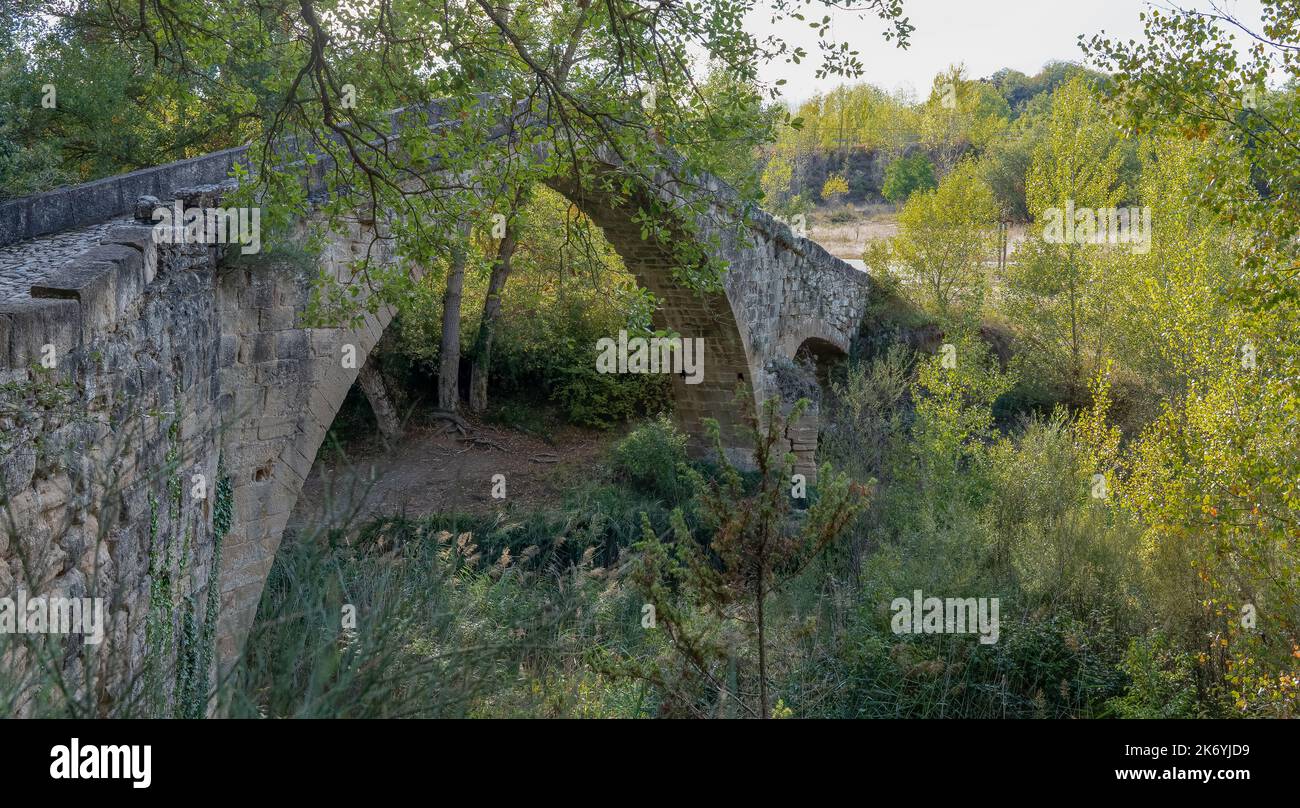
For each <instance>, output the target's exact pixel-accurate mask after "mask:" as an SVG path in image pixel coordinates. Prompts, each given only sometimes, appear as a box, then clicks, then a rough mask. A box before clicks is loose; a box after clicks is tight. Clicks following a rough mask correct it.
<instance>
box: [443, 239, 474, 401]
mask: <svg viewBox="0 0 1300 808" xmlns="http://www.w3.org/2000/svg"><path fill="white" fill-rule="evenodd" d="M460 235H461V236H462V237H463V239H468V237H469V232H468V228H464V229H462V231H461V233H460ZM468 251H469V247H468V245H467V244H466V243H465V241H464V240H462V241H460V242H459V243H458V244H456V245H455V246H454V247H452V253H451V265H450V266H449V267H448V268H447V288H446V291H444V292H443V295H442V342H441V344H440V347H439V350H438V359H439V365H438V409H439V410H442V411H443V412H445V413H448V414H455V412H456V410H458V409H460V302H461V298H462V297H463V290H464V288H465V262H466V260H468V257H469V256H468Z"/></svg>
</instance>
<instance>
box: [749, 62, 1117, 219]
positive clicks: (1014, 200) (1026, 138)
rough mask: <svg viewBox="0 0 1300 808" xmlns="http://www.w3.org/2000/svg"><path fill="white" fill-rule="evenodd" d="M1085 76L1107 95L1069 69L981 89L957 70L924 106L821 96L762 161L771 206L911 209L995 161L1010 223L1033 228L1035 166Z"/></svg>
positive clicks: (844, 92)
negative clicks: (916, 199)
mask: <svg viewBox="0 0 1300 808" xmlns="http://www.w3.org/2000/svg"><path fill="white" fill-rule="evenodd" d="M1075 75H1081V76H1083V77H1084V78H1085V79H1086V80H1087V81H1088V83H1090V84H1094V85H1095V86H1097V87H1102V86H1104V84H1105V82H1106V78H1105V76H1103V75H1102V74H1100V73H1097V72H1095V71H1091V70H1088V69H1086V68H1083V67H1080V66H1078V65H1074V64H1070V63H1066V62H1054V63H1051V64H1049V65H1047V66H1046V67H1044V68H1043V70H1042V71H1041V72H1039V73H1038V74H1037V75H1034V76H1027V75H1025V74H1024V73H1021V72H1020V71H1018V70H1011V69H1009V68H1004V69H1002V70H999V71H997V72H996V73H994V74H993V75H992V76H990V77H988V78H985V79H978V80H975V79H970V78H968V77H967V76H966V71H965V68H964V67H963V66H961V65H954V66H953V67H951V68H949V69H948V70H947V71H945V72H943V73H940V74H939V75H937V76H936V77H935V79H934V82H933V85H932V86H931V89H930V92H929V95H928V96H927V97H926V98H925V99H924V100H917V99H915V98H911V97H909V96H908V95H907V94H903V93H892V94H891V93H888V92H886V91H884V90H882V89H880V88H878V87H876V86H873V85H871V84H866V83H862V84H854V85H844V86H840V87H838V88H836V89H834V90H832V91H830V92H828V93H825V94H818V95H816V96H813V97H812V98H811V99H809V100H808V101H805V102H804V103H803V104H801V105H800V106H799V107H798V108H797V109H796V110H795V113H794V121H793V125H792V126H789V127H785V128H784V129H782V131H781V133H780V136H779V137H778V139H777V141H776V142H775V143H774V144H773V145H772V146H771V148H770V149H768V150H767V151H766V152H765V153H764V154H763V155H762V160H763V180H762V182H763V191H764V193H765V198H766V204H767V205H768V206H769V207H771V208H773V209H775V210H778V211H781V212H785V213H794V212H799V211H806V210H808V209H810V208H811V207H813V206H814V205H818V204H824V203H829V204H834V203H838V202H841V201H851V202H858V203H873V202H902V201H905V200H906V199H907V197H908V196H910V195H911V193H912V192H913V191H915V190H917V189H918V188H929V187H934V186H935V185H936V184H937V181H938V180H940V179H942V178H943V177H944V176H945V175H946V174H947V173H948V172H949V171H951V170H952V168H953V167H954V166H955V165H956V164H957V162H958V160H960V159H961V158H962V157H963V156H965V155H967V154H968V153H972V152H974V153H977V154H980V155H982V156H983V157H984V158H985V159H984V160H983V164H984V165H985V166H986V175H985V179H986V181H987V182H988V183H989V185H990V187H991V189H992V190H993V192H994V195H995V197H996V198H997V201H998V203H999V206H1000V207H1001V208H1002V213H1003V216H1004V217H1005V218H1008V219H1013V220H1016V221H1024V220H1026V219H1027V218H1028V210H1027V208H1026V206H1025V192H1024V184H1023V177H1024V169H1025V166H1026V165H1027V164H1028V159H1029V155H1030V154H1031V153H1032V151H1033V145H1034V142H1035V140H1036V138H1038V137H1040V136H1041V132H1042V125H1043V121H1044V120H1045V119H1046V117H1047V115H1048V112H1049V108H1050V98H1051V95H1052V92H1053V91H1054V90H1055V89H1056V88H1057V87H1058V86H1060V85H1061V84H1062V83H1064V82H1065V81H1066V80H1068V79H1069V78H1070V77H1072V76H1075ZM839 180H843V182H842V183H841V182H840V181H839ZM844 186H847V192H844Z"/></svg>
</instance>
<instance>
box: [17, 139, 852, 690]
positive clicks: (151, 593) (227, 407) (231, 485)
mask: <svg viewBox="0 0 1300 808" xmlns="http://www.w3.org/2000/svg"><path fill="white" fill-rule="evenodd" d="M238 159H240V150H232V151H228V152H222V153H218V154H213V155H208V156H206V157H202V158H197V159H194V160H189V161H184V162H181V163H175V164H172V165H168V166H162V167H159V168H155V169H148V170H144V171H139V172H135V173H132V174H127V175H123V176H120V177H114V178H110V179H106V180H102V181H99V182H94V183H90V184H87V185H82V186H76V187H72V188H65V189H60V190H57V191H53V192H50V193H46V194H43V195H40V196H36V197H30V198H27V199H20V200H17V201H12V202H8V203H5V204H3V205H0V435H3V437H2V438H0V505H3V508H2V510H0V597H3V596H13V594H14V593H15V592H16V591H17V590H24V591H26V592H27V594H28V596H29V597H31V596H35V595H37V594H63V595H65V596H74V597H81V596H90V595H94V596H102V597H104V598H105V599H106V603H107V608H108V610H109V616H108V624H109V638H108V641H107V643H108V644H106V645H105V646H104V648H109V649H112V650H111V651H108V652H100V653H98V654H86V653H83V651H82V648H83V646H82V645H81V641H80V638H76V637H70V638H68V640H67V643H66V645H65V646H64V647H63V651H62V653H63V657H62V661H61V662H60V663H59V664H61V665H62V666H63V668H64V670H65V671H66V672H67V675H68V676H70V677H73V678H72V679H71V681H76V682H82V681H90V682H92V683H93V684H91V685H90V687H91V688H92V689H94V691H95V692H93V693H85V692H82V693H81V694H80V696H81V697H82V698H84V699H85V700H86V701H88V702H89V703H92V704H96V705H101V706H103V709H105V710H107V709H109V707H108V706H107V705H112V704H114V703H117V702H118V701H119V700H120V699H121V698H122V697H123V695H124V691H130V690H131V688H137V689H136V690H135V691H132V692H136V693H138V692H139V689H141V688H144V687H145V684H142V683H144V682H147V681H148V679H149V677H150V676H154V677H156V678H158V679H159V680H160V681H163V682H164V687H166V688H167V689H168V690H169V691H170V690H171V689H172V688H175V692H174V693H172V695H173V696H174V697H175V698H178V699H179V698H181V696H182V695H183V694H181V693H180V692H179V691H180V689H182V688H183V685H181V684H175V685H173V684H171V683H172V682H173V681H179V680H178V679H177V678H176V677H175V676H174V675H173V674H172V673H171V672H170V671H171V666H172V665H173V664H175V665H180V666H185V665H191V666H198V669H199V670H203V671H205V672H206V671H207V670H209V662H210V660H211V659H212V658H213V657H214V656H215V658H216V659H218V660H219V661H221V662H222V663H223V665H228V664H229V663H231V662H233V661H234V660H235V659H236V658H237V657H238V654H239V652H240V649H241V647H242V644H243V642H244V639H245V638H246V636H247V634H248V631H249V629H250V627H251V625H252V623H253V619H254V617H255V615H256V611H257V606H258V602H259V600H260V597H261V594H262V589H263V585H264V583H265V580H266V576H267V573H268V571H269V570H270V567H271V564H272V561H273V559H274V556H275V552H276V549H277V547H278V545H279V542H280V537H281V533H282V532H283V530H284V527H285V524H286V521H287V519H288V517H289V514H290V512H291V511H292V510H293V507H294V504H295V502H296V500H297V498H298V494H299V491H300V490H301V487H302V485H303V481H304V479H305V478H306V476H307V474H308V472H309V470H310V469H311V467H312V464H313V462H314V459H315V457H316V452H317V450H318V448H319V447H320V445H321V443H322V441H323V439H324V437H325V434H326V432H327V430H328V429H329V427H330V424H331V423H332V421H333V419H334V416H335V413H336V412H337V411H338V409H339V407H340V405H341V404H342V402H343V399H344V397H345V396H346V394H347V392H348V390H349V388H350V387H351V385H352V384H353V382H354V381H355V379H356V376H357V373H358V368H359V367H360V366H361V365H362V364H364V362H365V359H366V356H367V355H368V354H369V353H370V351H371V350H372V349H373V348H374V346H375V345H376V343H377V342H378V340H379V338H380V336H381V334H382V333H383V331H384V328H385V327H386V326H387V325H388V323H389V320H390V319H391V317H392V314H393V312H392V311H391V310H390V309H387V308H383V309H380V310H379V311H378V312H377V313H375V314H370V315H366V316H365V318H364V321H363V322H362V323H360V324H359V325H357V326H355V327H341V328H309V327H305V326H304V325H303V317H302V315H303V312H304V309H305V307H306V306H307V303H308V299H309V293H310V288H311V280H312V278H313V277H314V276H315V275H316V274H317V273H318V272H319V271H320V269H321V268H322V267H323V268H324V269H325V270H326V271H327V272H328V273H330V274H331V275H332V276H333V277H335V278H336V279H337V280H338V281H339V282H340V283H344V284H346V283H350V282H352V280H353V279H352V277H351V274H350V272H351V270H350V269H349V267H350V266H351V262H352V261H353V260H354V259H355V258H356V257H357V256H358V255H360V254H361V252H362V251H363V250H367V249H370V250H372V253H373V251H374V248H375V246H376V245H377V246H378V256H379V260H381V261H383V260H386V258H385V255H386V250H387V247H388V246H390V245H388V242H387V241H386V240H385V239H384V238H383V237H382V235H381V234H377V233H375V232H374V231H373V229H372V228H371V227H369V226H367V225H363V224H360V223H358V222H353V223H351V224H350V225H349V226H348V228H347V229H346V232H338V233H336V234H335V235H334V237H333V238H332V240H331V241H330V243H329V244H328V246H327V247H326V248H325V250H324V252H323V253H322V254H321V255H319V256H314V255H306V254H301V255H299V254H295V253H292V252H289V253H279V252H273V253H270V254H267V255H264V256H247V257H238V258H236V257H234V256H233V255H231V256H227V255H224V254H223V253H222V251H221V250H220V249H219V248H217V247H210V246H204V245H187V246H186V245H169V244H158V243H155V241H154V239H153V238H152V227H151V225H150V224H147V223H144V222H143V221H137V220H136V219H135V217H134V216H133V213H134V209H135V206H136V203H137V200H138V199H139V198H140V197H142V196H146V195H149V196H153V197H157V198H159V199H161V200H164V202H163V204H168V202H169V201H170V200H172V199H180V200H181V201H182V202H183V204H184V205H185V206H186V207H196V206H198V207H207V206H213V205H215V204H217V202H218V200H219V198H220V196H221V194H222V193H223V191H224V190H226V189H227V188H229V186H230V183H229V182H228V181H225V178H226V177H227V176H229V173H230V169H231V167H232V164H233V163H234V161H236V160H238ZM223 182H224V184H223ZM554 185H555V187H556V188H557V189H558V190H560V191H561V192H562V193H564V194H566V195H567V196H568V197H569V199H570V200H571V201H572V202H574V203H575V204H576V205H577V206H578V207H579V208H580V209H582V210H583V211H584V212H586V213H587V214H588V215H589V216H590V217H591V218H592V219H594V220H595V221H596V223H597V224H599V225H600V226H601V227H602V229H603V230H604V232H605V235H606V236H607V238H608V239H609V241H610V242H611V243H612V245H613V246H614V247H615V248H616V249H617V251H618V252H619V254H620V255H621V256H622V257H623V259H624V261H625V263H626V266H627V267H628V269H629V270H630V271H631V272H633V273H634V274H635V275H636V277H637V278H638V279H639V280H640V281H641V282H642V283H643V284H644V285H645V286H646V287H647V288H649V289H650V291H652V292H653V293H654V294H655V295H656V296H657V297H658V298H659V300H660V301H662V306H661V308H660V310H659V311H658V313H657V320H658V322H657V325H658V326H660V327H665V328H670V329H672V330H674V331H676V332H678V333H680V334H681V335H682V336H683V337H702V338H703V339H704V344H705V355H704V379H703V382H702V383H700V384H696V385H687V384H685V383H684V382H683V380H682V379H681V378H678V377H674V381H673V385H674V393H675V399H676V401H675V406H676V417H677V418H678V420H679V422H680V423H681V425H682V426H683V427H684V429H686V430H687V432H688V433H689V434H691V435H693V436H697V437H698V436H700V435H701V434H702V432H703V429H702V424H701V419H702V418H705V417H714V418H717V419H718V420H719V421H720V422H721V424H722V427H723V437H724V445H725V448H726V449H727V451H728V453H729V454H731V455H733V456H734V457H735V458H736V459H737V460H743V459H744V456H745V453H746V451H747V443H746V441H745V439H744V438H743V437H742V436H741V435H740V431H739V426H740V423H741V420H742V413H741V412H740V410H739V409H738V408H737V406H736V404H735V395H736V390H737V386H738V385H744V386H745V387H746V388H747V389H749V390H750V391H751V396H752V399H753V404H754V406H755V407H757V406H758V405H760V404H761V402H762V401H764V400H766V399H767V397H769V396H770V395H772V394H773V393H776V392H778V391H779V390H780V389H783V385H785V382H784V381H783V378H782V373H783V372H786V373H788V370H789V367H790V363H789V362H788V361H783V360H789V359H790V358H792V357H794V356H795V355H796V353H798V352H799V351H800V350H805V351H807V352H809V353H810V354H811V355H813V356H814V357H816V358H818V359H819V360H820V359H822V358H825V357H828V356H831V355H834V354H837V353H841V354H842V353H844V352H845V351H847V348H848V345H849V342H850V339H851V337H852V336H853V333H854V331H855V329H856V327H857V324H858V322H859V320H860V318H861V315H862V313H863V310H864V308H865V305H866V292H867V285H866V278H865V276H864V275H863V274H862V273H860V272H858V271H857V270H855V269H853V268H851V267H849V266H848V265H847V264H845V263H844V262H842V261H840V260H838V259H836V258H834V257H832V256H830V255H829V254H828V253H827V252H826V251H825V250H823V249H822V248H821V247H820V246H818V245H817V244H815V243H814V242H812V241H809V240H808V239H806V238H802V237H799V236H798V235H796V234H794V233H793V232H791V230H790V228H788V227H787V226H785V225H784V224H782V223H780V222H779V221H777V220H775V219H774V218H773V217H771V216H769V215H767V214H766V213H763V212H762V211H757V210H755V211H752V212H750V213H749V215H747V216H745V217H744V218H743V219H739V218H738V217H737V214H736V205H735V199H734V195H733V192H732V191H731V190H730V189H729V188H727V187H726V186H724V184H723V183H721V182H719V181H717V180H714V179H711V178H707V177H706V178H702V179H700V180H699V182H698V183H697V184H693V185H692V187H691V188H690V190H689V191H685V193H689V194H693V195H695V196H694V197H693V198H694V199H696V200H701V199H702V200H703V201H704V202H706V203H707V210H708V215H705V216H703V217H702V218H700V219H699V221H698V222H697V226H696V227H693V228H691V227H687V226H685V223H683V222H675V223H670V225H671V226H670V227H669V232H670V233H671V234H672V235H671V236H669V238H677V237H680V238H687V237H693V238H701V239H705V240H707V241H708V242H709V243H711V244H713V245H714V249H716V250H719V251H720V254H721V257H722V258H723V259H724V260H725V261H726V263H727V270H726V272H725V275H724V283H723V287H724V288H722V289H721V290H718V291H715V292H712V293H703V294H700V293H696V292H693V291H691V290H689V289H686V288H684V287H683V286H681V285H680V284H678V283H677V282H675V281H674V279H673V269H674V261H676V260H678V259H675V258H674V255H676V253H675V252H674V250H673V249H672V247H673V245H672V244H669V243H662V242H660V241H657V240H655V239H651V240H643V239H642V237H641V227H640V225H639V224H638V223H637V221H636V219H635V217H634V214H635V213H636V212H637V211H636V209H635V208H636V206H637V200H635V199H634V200H631V201H619V200H617V199H612V198H607V197H605V196H602V195H601V194H599V193H594V192H588V191H584V190H582V189H580V188H578V187H576V186H574V185H571V184H566V182H564V181H563V180H556V181H555V182H554ZM680 190H681V189H680V188H679V189H678V191H680ZM701 195H702V196H701ZM693 215H698V213H696V214H693ZM690 233H694V235H693V236H691V235H688V234H690ZM352 351H354V352H355V362H351V363H349V362H346V361H345V358H346V356H347V355H348V353H349V352H352ZM594 359H595V349H594V346H593V361H594ZM51 365H52V367H47V366H51ZM816 434H817V425H816V413H815V410H814V411H812V412H810V414H809V415H808V416H807V417H805V419H804V420H803V421H802V422H801V423H800V424H798V425H796V427H795V428H794V429H793V430H791V432H790V433H789V434H788V435H787V438H788V440H789V441H790V448H791V450H792V451H794V453H795V454H796V456H797V458H798V465H799V469H800V470H801V471H803V472H805V473H808V474H812V472H813V464H812V461H813V457H814V454H815V450H816ZM484 484H485V485H488V484H489V481H484ZM196 627H197V629H196ZM2 640H3V638H0V642H2ZM4 649H5V646H4V645H3V644H0V651H3V652H4V653H5V654H6V657H5V658H4V659H3V660H2V661H0V672H2V671H6V670H8V671H15V670H24V669H31V668H33V667H34V666H33V665H32V664H29V663H32V662H34V661H36V660H31V659H26V658H25V653H26V652H25V651H24V650H23V649H22V648H21V647H18V646H16V645H13V644H11V645H10V647H9V649H8V650H7V651H5V650H4ZM161 660H167V661H168V662H166V663H164V662H161ZM171 660H176V662H175V663H172V662H171ZM163 666H165V667H166V668H167V673H166V674H165V675H162V674H160V673H159V670H160V667H163ZM87 667H89V668H90V671H89V672H90V673H91V674H93V675H91V676H89V677H85V678H83V673H85V672H86V668H87ZM205 680H206V679H205ZM124 683H126V684H124ZM81 689H82V690H83V691H84V687H82V688H81ZM19 690H20V691H21V690H22V689H21V688H20V689H19ZM3 692H4V691H3V689H0V694H3ZM22 692H26V691H22ZM0 698H2V696H0ZM24 698H30V693H28V695H27V696H25V697H24ZM5 706H6V705H4V704H3V703H2V702H0V710H3V709H4V707H5ZM9 706H11V707H12V708H13V709H15V710H21V709H22V707H23V703H22V702H21V700H20V703H19V704H16V705H9Z"/></svg>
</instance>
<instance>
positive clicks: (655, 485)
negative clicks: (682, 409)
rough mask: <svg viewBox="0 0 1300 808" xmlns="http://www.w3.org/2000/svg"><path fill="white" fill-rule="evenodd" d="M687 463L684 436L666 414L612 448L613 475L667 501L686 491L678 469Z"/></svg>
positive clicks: (683, 477) (681, 474)
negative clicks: (614, 469) (614, 471)
mask: <svg viewBox="0 0 1300 808" xmlns="http://www.w3.org/2000/svg"><path fill="white" fill-rule="evenodd" d="M685 463H686V436H685V435H684V434H682V432H681V431H680V430H678V429H677V427H676V425H674V424H673V422H672V421H671V420H670V419H669V418H668V417H667V416H665V415H660V416H659V417H658V418H656V419H654V420H653V421H650V422H648V423H646V424H645V425H644V426H641V427H638V428H637V429H635V430H633V431H632V432H631V433H630V434H629V435H628V436H627V437H626V438H624V439H623V440H621V441H619V443H618V445H616V446H615V447H614V464H615V468H616V473H617V474H618V475H619V476H620V477H622V478H623V479H625V480H627V481H628V482H630V483H632V484H633V485H636V486H639V487H641V488H644V489H645V490H647V491H650V492H652V493H654V494H655V495H657V496H660V497H663V498H664V499H665V500H666V501H668V502H677V501H678V500H679V499H681V498H683V497H684V496H685V495H686V494H687V491H686V490H685V489H686V479H685V475H684V474H683V473H682V471H681V470H680V467H681V466H683V465H684V464H685Z"/></svg>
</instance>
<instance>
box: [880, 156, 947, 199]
mask: <svg viewBox="0 0 1300 808" xmlns="http://www.w3.org/2000/svg"><path fill="white" fill-rule="evenodd" d="M936 186H937V183H936V182H935V181H934V165H932V164H931V163H930V158H928V157H926V156H925V155H924V154H914V155H912V156H911V157H900V158H899V159H897V160H895V161H894V162H892V163H890V164H889V167H888V168H886V169H885V182H884V185H882V186H881V188H880V193H881V195H882V196H884V197H885V199H888V200H889V201H890V202H893V203H895V204H897V203H901V202H906V201H907V199H908V197H910V196H911V195H912V194H914V193H916V192H917V191H928V190H930V189H931V188H934V187H936Z"/></svg>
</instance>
